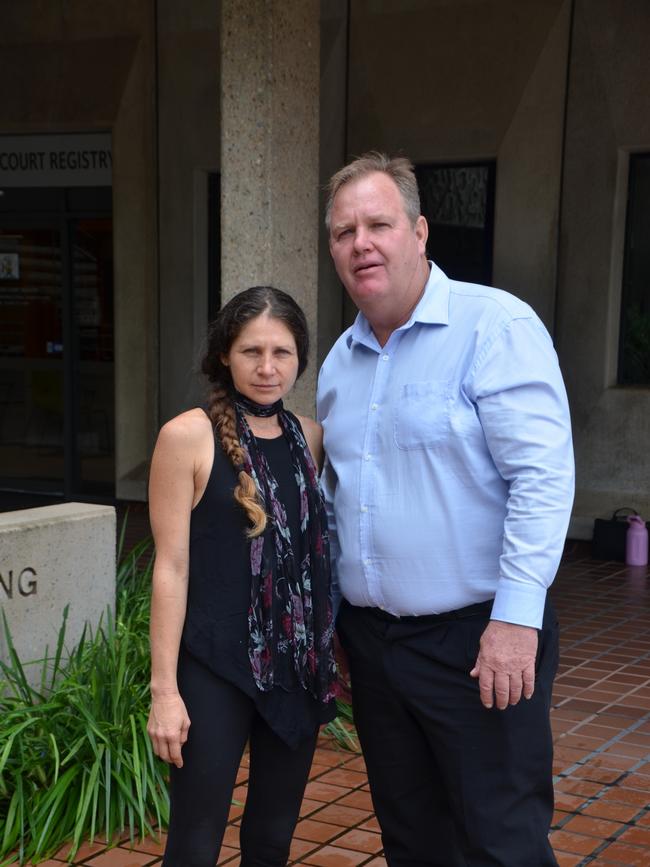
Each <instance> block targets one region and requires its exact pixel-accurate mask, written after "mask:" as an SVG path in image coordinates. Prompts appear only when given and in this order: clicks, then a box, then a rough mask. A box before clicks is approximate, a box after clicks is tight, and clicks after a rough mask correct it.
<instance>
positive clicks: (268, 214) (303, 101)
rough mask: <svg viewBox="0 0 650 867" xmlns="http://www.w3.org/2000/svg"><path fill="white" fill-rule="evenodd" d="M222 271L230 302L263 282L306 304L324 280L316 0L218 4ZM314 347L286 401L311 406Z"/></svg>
mask: <svg viewBox="0 0 650 867" xmlns="http://www.w3.org/2000/svg"><path fill="white" fill-rule="evenodd" d="M221 9H222V19H221V64H222V67H221V82H222V88H221V125H222V126H221V154H222V166H221V170H222V194H221V196H222V197H221V226H222V235H221V243H222V247H221V250H222V252H221V274H222V300H223V301H224V302H225V301H227V300H228V299H229V298H231V297H232V296H233V295H234V294H236V293H237V292H239V291H240V290H242V289H246V288H247V287H248V286H254V285H259V284H263V283H267V284H269V283H270V284H271V285H274V286H277V287H278V288H280V289H284V290H285V291H287V292H289V293H290V294H291V295H293V296H294V298H295V299H296V300H297V301H298V303H299V304H300V305H301V306H302V307H303V309H304V311H305V313H306V315H307V319H308V322H309V327H310V332H311V337H312V343H313V349H314V350H315V346H316V336H317V326H318V322H317V316H318V303H317V287H318V219H319V214H318V105H319V3H318V0H223V2H222V4H221ZM316 373H317V370H316V352H315V351H312V353H311V357H310V364H309V368H308V369H307V371H306V373H305V374H304V375H303V377H302V379H301V380H300V382H299V383H298V385H297V386H296V389H295V391H294V392H293V394H292V396H291V399H290V400H289V403H290V404H291V406H292V408H294V409H296V410H297V411H298V412H304V413H306V414H313V404H314V391H315V382H316Z"/></svg>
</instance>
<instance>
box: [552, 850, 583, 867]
mask: <svg viewBox="0 0 650 867" xmlns="http://www.w3.org/2000/svg"><path fill="white" fill-rule="evenodd" d="M555 857H556V859H557V863H558V865H559V867H578V865H579V864H582V861H583V857H582V855H571V854H570V853H568V852H556V853H555Z"/></svg>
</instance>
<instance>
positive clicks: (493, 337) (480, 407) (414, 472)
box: [318, 263, 574, 627]
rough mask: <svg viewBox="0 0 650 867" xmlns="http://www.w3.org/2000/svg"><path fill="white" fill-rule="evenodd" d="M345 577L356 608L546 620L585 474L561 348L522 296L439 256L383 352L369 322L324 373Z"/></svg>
mask: <svg viewBox="0 0 650 867" xmlns="http://www.w3.org/2000/svg"><path fill="white" fill-rule="evenodd" d="M318 419H319V421H320V422H321V424H322V425H323V430H324V444H325V451H326V455H327V459H326V463H325V469H324V472H323V479H322V482H323V488H324V491H325V496H326V499H327V502H328V509H329V513H330V519H331V543H332V554H333V561H334V578H335V582H336V581H338V587H339V590H340V592H341V593H342V594H343V596H344V597H345V598H346V599H347V600H348V601H349V602H350V603H352V604H353V605H360V606H372V607H380V608H383V609H384V610H386V611H389V612H391V613H392V614H397V615H401V616H404V615H413V614H416V615H422V614H433V613H441V612H445V611H451V610H454V609H457V608H462V607H464V606H466V605H471V604H473V603H476V602H482V601H485V600H488V599H492V598H494V605H493V607H492V618H493V619H497V620H504V621H507V622H510V623H518V624H522V625H525V626H533V627H539V626H540V625H541V622H542V615H543V610H544V603H545V597H546V590H547V588H548V586H549V585H550V584H551V582H552V581H553V578H554V577H555V573H556V570H557V567H558V563H559V560H560V556H561V553H562V549H563V544H564V539H565V535H566V530H567V525H568V521H569V516H570V512H571V505H572V502H573V486H574V470H573V451H572V445H571V425H570V418H569V409H568V405H567V398H566V392H565V389H564V384H563V381H562V376H561V374H560V370H559V366H558V362H557V357H556V355H555V351H554V349H553V345H552V342H551V339H550V337H549V335H548V333H547V331H546V329H545V328H544V326H543V325H542V323H541V322H540V320H539V319H538V317H537V316H536V315H535V313H534V312H533V310H532V309H531V308H530V307H529V306H528V305H527V304H525V303H524V302H522V301H520V300H519V299H517V298H515V297H514V296H512V295H509V294H508V293H507V292H502V291H500V290H498V289H492V288H490V287H487V286H479V285H476V284H471V283H460V282H456V281H453V280H449V279H448V278H447V277H446V276H445V274H444V273H443V272H442V271H441V270H440V269H439V268H438V267H437V266H436V265H435V264H433V263H431V273H430V276H429V280H428V282H427V285H426V288H425V291H424V294H423V295H422V298H421V299H420V301H419V302H418V304H417V306H416V308H415V309H414V311H413V313H412V315H411V318H410V319H409V320H408V322H406V323H405V324H404V325H402V326H401V327H400V328H398V329H397V330H396V331H394V332H393V333H392V334H391V336H390V338H389V340H388V342H387V343H386V345H385V346H383V347H382V346H380V345H379V343H378V341H377V339H376V337H375V335H374V333H373V332H372V330H371V328H370V325H369V323H368V321H367V319H366V318H365V316H363V315H362V314H361V313H360V314H359V315H358V316H357V318H356V320H355V323H354V325H353V326H352V327H351V328H349V329H348V330H347V331H346V332H344V334H342V335H341V337H340V338H339V339H338V341H337V342H336V344H335V345H334V347H333V348H332V350H331V352H330V353H329V355H328V357H327V358H326V360H325V363H324V364H323V367H322V369H321V372H320V376H319V385H318Z"/></svg>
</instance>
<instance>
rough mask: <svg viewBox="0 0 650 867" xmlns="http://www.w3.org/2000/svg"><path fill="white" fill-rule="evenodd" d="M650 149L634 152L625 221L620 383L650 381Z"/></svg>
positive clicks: (639, 383)
mask: <svg viewBox="0 0 650 867" xmlns="http://www.w3.org/2000/svg"><path fill="white" fill-rule="evenodd" d="M649 240H650V153H646V154H632V156H631V157H630V178H629V185H628V199H627V218H626V222H625V253H624V260H623V293H622V299H621V332H620V340H619V358H618V382H619V384H620V385H650V243H649Z"/></svg>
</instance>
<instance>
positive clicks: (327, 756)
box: [314, 747, 346, 767]
mask: <svg viewBox="0 0 650 867" xmlns="http://www.w3.org/2000/svg"><path fill="white" fill-rule="evenodd" d="M345 759H346V754H345V753H344V752H343V750H330V749H325V748H323V747H316V752H315V753H314V761H315V762H317V763H318V764H319V765H329V766H330V767H332V766H334V765H340V764H342V763H343V762H344V761H345Z"/></svg>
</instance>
